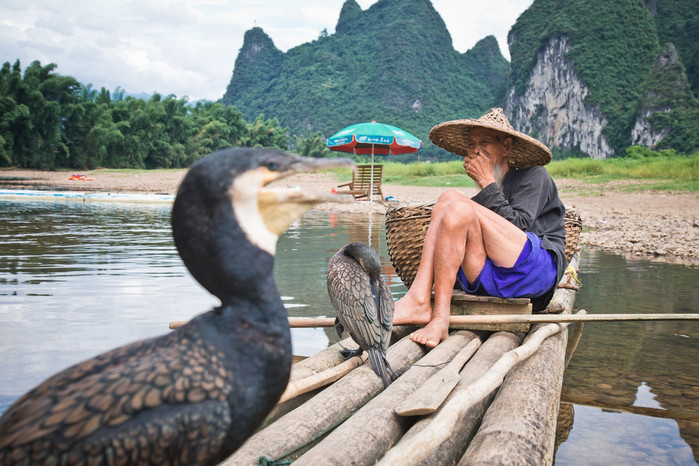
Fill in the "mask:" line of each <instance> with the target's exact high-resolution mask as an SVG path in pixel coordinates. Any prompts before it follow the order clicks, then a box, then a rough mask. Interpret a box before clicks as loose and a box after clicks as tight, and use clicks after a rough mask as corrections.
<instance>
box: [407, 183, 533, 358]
mask: <svg viewBox="0 0 699 466" xmlns="http://www.w3.org/2000/svg"><path fill="white" fill-rule="evenodd" d="M438 206H439V209H437V211H436V212H435V210H433V215H432V221H431V222H430V227H429V229H428V235H427V236H426V238H425V246H424V248H423V255H422V260H421V262H420V267H419V269H418V276H416V278H415V282H414V283H413V286H412V287H411V288H410V290H409V291H408V293H407V294H406V296H405V297H404V298H402V299H401V300H399V301H397V302H396V313H395V316H396V317H395V318H394V323H396V324H401V323H418V324H423V323H427V325H426V326H425V327H424V328H423V329H420V330H418V331H416V332H414V333H413V334H412V335H411V338H412V339H413V340H414V341H416V342H418V343H421V344H425V345H427V346H430V347H434V346H436V345H437V344H439V342H440V341H442V340H444V339H445V338H446V337H447V336H448V328H449V314H450V303H451V292H452V290H453V287H454V282H455V277H456V272H457V270H458V268H459V266H461V267H462V268H463V270H464V273H465V275H466V277H467V278H468V280H469V281H471V282H473V281H474V280H475V279H476V278H477V277H478V275H479V274H480V271H481V270H482V269H483V265H484V264H485V258H486V255H487V256H488V257H490V258H491V260H493V261H494V262H495V263H496V264H498V265H501V266H504V267H510V266H512V265H514V263H515V261H516V260H517V257H518V256H519V253H520V252H521V250H522V247H523V246H524V242H525V241H526V234H525V233H524V232H522V231H521V230H519V229H518V228H517V227H515V226H514V225H512V224H511V223H510V222H508V221H507V220H505V219H503V218H502V217H500V216H499V215H497V214H495V213H494V212H492V211H490V210H489V209H486V208H484V207H483V206H481V205H479V204H477V203H475V202H473V201H471V200H470V199H469V198H467V197H466V196H464V195H462V194H460V193H457V192H455V191H451V192H449V193H448V194H447V193H445V194H444V195H442V196H440V200H439V201H438V203H437V204H436V205H435V208H437V207H438ZM416 285H417V288H415V290H414V291H413V287H415V286H416ZM433 286H434V291H435V306H434V310H432V309H431V308H430V303H429V300H430V295H431V291H432V287H433ZM428 316H429V317H428Z"/></svg>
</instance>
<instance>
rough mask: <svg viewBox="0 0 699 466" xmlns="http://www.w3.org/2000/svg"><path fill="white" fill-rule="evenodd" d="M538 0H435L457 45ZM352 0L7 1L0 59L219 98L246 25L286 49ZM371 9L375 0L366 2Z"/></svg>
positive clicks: (85, 79)
mask: <svg viewBox="0 0 699 466" xmlns="http://www.w3.org/2000/svg"><path fill="white" fill-rule="evenodd" d="M532 1H533V0H502V1H498V2H493V1H490V2H488V1H483V0H433V5H434V6H435V9H436V10H437V11H438V12H439V14H440V15H441V16H442V18H443V19H444V21H445V24H446V25H447V28H448V29H449V31H450V33H451V35H452V38H453V44H454V48H455V49H456V50H458V51H460V52H465V51H466V50H468V49H470V48H471V47H473V46H474V45H475V43H476V42H478V41H479V40H480V39H482V38H484V37H485V36H487V35H490V34H492V35H495V36H496V37H497V39H498V43H499V45H500V49H501V51H502V53H503V55H505V57H507V58H509V53H508V51H507V42H506V40H507V32H508V31H509V29H510V28H511V26H512V24H514V22H515V20H516V19H517V17H518V16H519V15H520V14H521V13H522V12H523V11H524V10H525V9H526V8H527V7H529V6H530V5H531V3H532ZM343 3H344V0H325V1H324V2H317V1H316V0H293V1H292V2H289V1H288V0H267V1H262V0H234V1H231V0H175V1H167V0H137V1H131V2H113V1H111V0H74V1H71V2H65V1H62V0H3V2H2V4H0V50H2V55H0V62H6V61H9V62H10V63H14V61H15V60H16V59H19V60H20V61H21V63H22V67H23V68H25V67H26V66H27V65H29V63H31V62H32V61H34V60H39V61H41V63H42V65H47V64H49V63H55V64H57V65H58V69H57V72H58V73H60V74H63V75H70V76H74V77H75V78H76V79H78V80H79V81H80V82H82V83H85V84H87V83H92V85H93V87H94V88H97V89H99V88H100V87H105V88H107V89H109V90H113V89H115V88H116V87H117V86H120V87H122V88H124V89H126V90H127V91H128V92H132V93H138V92H147V93H151V92H155V91H157V92H160V93H161V94H163V95H167V94H175V95H177V96H178V97H184V96H188V97H189V98H190V100H196V99H203V98H205V99H211V100H216V99H218V98H220V97H221V96H222V95H223V93H224V92H225V89H226V86H227V85H228V82H229V81H230V78H231V73H232V72H233V65H234V62H235V58H236V56H237V55H238V50H239V49H240V47H241V46H242V42H243V35H244V34H245V31H247V30H248V29H250V28H252V27H253V26H259V27H261V28H262V29H264V31H265V32H266V33H267V34H268V35H269V36H270V37H271V38H272V40H273V41H274V43H275V45H276V46H277V47H278V48H279V49H280V50H283V51H286V50H288V49H289V48H292V47H295V46H297V45H300V44H302V43H305V42H309V41H312V40H315V39H317V38H318V35H319V34H320V31H322V30H323V29H327V30H328V32H330V33H332V32H334V30H335V24H336V23H337V19H338V17H339V15H340V10H341V8H342V4H343ZM358 3H359V5H360V6H361V7H362V9H367V8H369V7H370V6H371V5H373V4H374V3H376V0H360V1H358Z"/></svg>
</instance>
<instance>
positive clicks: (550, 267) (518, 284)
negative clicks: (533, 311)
mask: <svg viewBox="0 0 699 466" xmlns="http://www.w3.org/2000/svg"><path fill="white" fill-rule="evenodd" d="M527 238H528V239H529V241H527V242H526V243H525V244H524V248H523V249H522V252H521V253H520V255H519V258H518V259H517V262H515V265H514V266H512V267H499V266H497V265H495V264H494V263H493V261H491V260H490V258H486V260H485V265H484V266H483V270H482V271H481V273H480V274H479V275H478V277H477V278H476V281H475V282H473V283H469V282H468V280H467V279H466V275H464V271H463V270H462V269H461V267H459V271H458V272H457V273H456V280H457V281H458V282H459V285H461V289H463V290H464V291H465V292H466V293H468V294H478V295H487V296H496V297H498V298H536V297H537V296H541V295H543V294H545V293H546V292H547V291H550V290H551V288H552V287H553V286H554V285H555V282H556V261H555V260H554V258H553V254H552V253H551V251H548V250H546V249H543V248H542V247H541V239H540V238H539V237H538V236H536V235H535V234H534V233H530V232H527Z"/></svg>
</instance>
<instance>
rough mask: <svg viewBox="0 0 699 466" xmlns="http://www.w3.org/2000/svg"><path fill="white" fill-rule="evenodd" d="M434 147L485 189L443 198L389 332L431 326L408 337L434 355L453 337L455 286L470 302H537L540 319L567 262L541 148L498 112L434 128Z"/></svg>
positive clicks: (558, 206) (559, 210) (560, 209)
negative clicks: (460, 161)
mask: <svg viewBox="0 0 699 466" xmlns="http://www.w3.org/2000/svg"><path fill="white" fill-rule="evenodd" d="M430 139H431V140H432V142H434V143H435V144H436V145H438V146H440V147H442V148H444V149H447V150H448V151H450V152H453V153H455V154H457V155H460V156H462V157H464V168H465V169H466V174H467V175H468V176H469V177H471V178H472V179H473V180H474V181H475V182H476V183H477V184H478V186H480V188H481V191H480V192H479V193H478V194H476V195H475V196H474V197H473V198H468V197H466V196H465V195H464V194H462V193H460V192H458V191H453V190H450V191H446V192H444V194H442V195H441V196H440V197H439V200H438V201H437V203H436V204H435V205H434V207H433V208H432V217H431V220H430V225H429V228H428V229H427V234H426V236H425V244H424V246H423V250H422V258H421V261H420V266H419V268H418V271H417V275H416V276H415V280H414V281H413V284H412V286H411V287H410V289H409V290H408V292H407V293H406V295H405V296H404V297H403V298H401V299H400V300H398V301H397V302H396V307H395V314H394V319H393V323H394V324H408V323H412V324H425V326H424V327H423V328H421V329H419V330H417V331H415V332H413V334H412V335H411V338H412V339H413V341H415V342H417V343H420V344H423V345H427V346H429V347H434V346H436V345H437V344H439V342H440V341H442V340H444V339H446V338H447V336H448V330H449V314H450V302H451V293H452V290H453V289H454V284H455V282H457V281H458V283H459V285H460V287H461V288H462V289H463V290H464V291H466V292H467V293H471V294H480V295H489V296H497V297H501V298H515V297H527V298H531V299H532V305H533V308H534V312H537V311H540V310H543V309H544V308H545V307H546V306H547V304H548V303H549V301H550V300H551V298H552V296H553V292H554V290H555V288H556V285H557V283H558V281H559V280H560V279H561V277H562V276H563V272H564V270H565V268H566V266H567V261H566V258H565V253H564V250H565V225H564V218H563V217H564V214H565V207H564V206H563V203H562V202H561V200H560V198H559V197H558V190H557V189H556V185H555V183H554V182H553V180H552V179H551V177H550V176H549V174H548V172H547V171H546V169H545V168H543V166H542V165H545V164H547V163H548V162H550V161H551V152H550V151H549V150H548V148H547V147H546V146H545V145H544V144H542V143H541V142H539V141H537V140H536V139H534V138H532V137H530V136H527V135H526V134H523V133H520V132H519V131H516V130H515V129H514V128H512V126H511V125H510V123H509V121H508V120H507V118H506V117H505V115H504V114H503V112H502V109H500V108H494V109H491V110H490V111H489V112H488V113H486V114H485V115H483V116H482V117H480V118H479V119H477V120H473V119H468V120H455V121H449V122H446V123H442V124H440V125H437V126H435V127H434V128H432V130H431V131H430ZM432 291H434V308H433V307H432V306H431V304H430V298H431V293H432Z"/></svg>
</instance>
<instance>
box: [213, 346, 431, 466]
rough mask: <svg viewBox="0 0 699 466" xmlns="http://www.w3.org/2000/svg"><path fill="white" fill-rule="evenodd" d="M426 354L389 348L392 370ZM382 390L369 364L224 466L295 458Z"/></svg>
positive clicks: (261, 435)
mask: <svg viewBox="0 0 699 466" xmlns="http://www.w3.org/2000/svg"><path fill="white" fill-rule="evenodd" d="M426 352H427V349H426V348H425V347H424V346H421V345H418V344H417V343H415V342H413V341H412V340H410V339H409V338H407V337H406V338H403V339H402V340H400V341H399V342H398V343H396V344H395V345H392V346H391V347H389V349H388V352H387V354H386V356H387V358H388V361H389V363H390V364H391V367H392V368H393V370H394V371H396V372H400V371H405V370H407V369H408V368H410V366H412V365H413V364H414V363H415V362H416V361H417V360H418V359H420V358H422V357H423V356H424V355H425V353H426ZM382 390H383V383H382V382H381V379H379V378H378V377H377V376H376V374H374V372H373V371H372V369H371V365H370V364H364V365H363V366H361V367H359V368H357V369H355V370H353V371H352V372H351V373H349V374H347V375H346V376H345V377H343V378H342V379H340V380H338V381H337V382H335V383H334V384H332V385H330V386H329V387H327V388H325V389H324V390H323V391H321V392H320V393H318V394H317V395H315V396H314V397H312V398H311V399H309V400H308V401H307V402H306V403H304V404H303V405H301V406H299V407H298V408H296V409H294V410H293V411H291V412H289V413H287V414H285V415H284V416H282V417H281V418H279V419H277V420H276V421H275V422H274V423H272V424H271V425H269V426H267V427H266V428H264V429H262V430H260V431H258V432H257V433H256V434H255V435H253V436H252V437H250V438H249V439H248V440H247V441H246V442H245V443H244V444H243V445H242V446H241V447H240V448H239V449H238V450H237V451H236V452H235V453H233V455H231V456H230V457H228V459H226V460H225V461H224V462H223V463H221V464H223V465H231V466H232V465H241V464H249V465H256V464H258V458H259V457H261V456H264V457H266V458H267V459H269V460H283V459H286V458H294V457H295V456H297V455H299V454H300V453H301V452H302V450H303V449H305V448H307V447H308V446H310V445H312V444H313V443H314V442H315V441H317V440H318V439H320V438H321V437H323V436H324V435H326V434H327V433H328V432H329V431H331V430H332V429H333V428H335V427H336V426H337V425H338V424H340V423H342V422H343V421H345V420H346V419H347V418H349V417H350V416H352V414H353V413H354V412H355V411H357V410H358V409H359V408H361V407H362V406H364V405H365V404H366V403H367V402H369V401H370V400H371V399H372V398H373V397H374V396H376V395H377V394H378V393H379V392H381V391H382Z"/></svg>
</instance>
